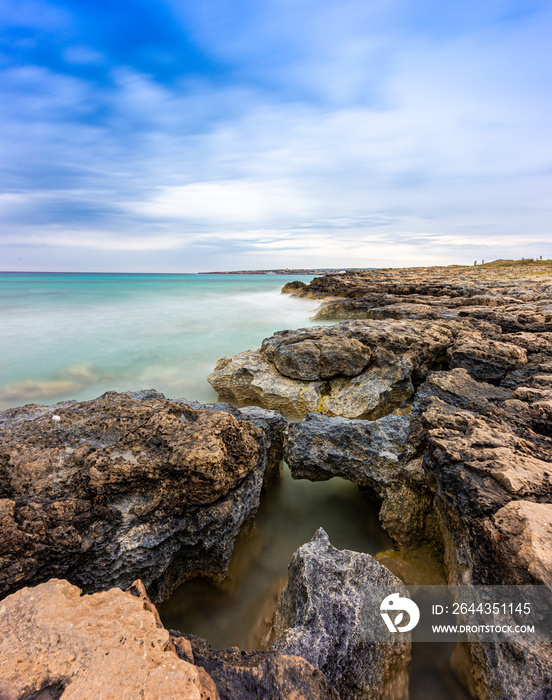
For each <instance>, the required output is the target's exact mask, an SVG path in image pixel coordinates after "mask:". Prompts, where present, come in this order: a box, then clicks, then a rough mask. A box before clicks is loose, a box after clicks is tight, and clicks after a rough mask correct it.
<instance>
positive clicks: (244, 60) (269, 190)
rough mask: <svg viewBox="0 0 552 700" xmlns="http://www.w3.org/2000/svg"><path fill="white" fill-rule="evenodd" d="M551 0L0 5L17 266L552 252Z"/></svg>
mask: <svg viewBox="0 0 552 700" xmlns="http://www.w3.org/2000/svg"><path fill="white" fill-rule="evenodd" d="M551 35H552V3H550V2H547V1H545V0H543V1H541V0H463V1H462V2H460V1H458V0H450V1H449V2H441V3H435V2H434V0H431V2H430V1H429V0H377V1H375V0H341V2H339V3H337V2H335V0H254V1H253V0H240V1H239V0H216V1H215V0H198V1H197V2H192V1H191V0H188V1H187V2H182V0H163V1H161V0H157V1H154V0H132V1H131V0H118V1H117V2H110V3H106V2H105V1H104V0H79V1H78V2H74V1H73V0H58V1H57V2H45V1H44V0H18V1H17V2H14V1H13V0H0V42H1V43H0V269H2V270H30V271H34V270H36V271H40V270H52V271H71V270H74V271H108V272H109V271H121V272H132V271H135V272H196V271H205V270H235V269H269V268H279V267H289V268H293V267H340V268H341V267H396V266H409V265H437V264H452V263H461V264H463V263H468V264H471V263H473V261H474V260H476V259H477V260H481V259H486V260H493V259H496V258H521V257H538V256H540V255H542V256H543V258H552V228H551V204H552V201H551V196H550V195H551V192H552V187H551V185H552V138H551V123H552V90H551V85H552V55H551V54H552V42H550V36H551Z"/></svg>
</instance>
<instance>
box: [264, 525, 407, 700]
mask: <svg viewBox="0 0 552 700" xmlns="http://www.w3.org/2000/svg"><path fill="white" fill-rule="evenodd" d="M390 590H392V591H393V592H400V591H402V590H403V586H402V584H401V582H400V581H399V579H397V578H396V577H395V576H393V574H392V573H391V572H390V571H389V570H388V569H386V568H385V567H384V566H382V565H381V564H378V562H377V561H376V560H375V559H373V558H372V557H371V556H370V555H369V554H361V553H358V552H350V551H348V550H343V551H339V550H337V549H335V548H334V547H332V545H331V544H330V542H329V540H328V536H327V535H326V533H325V532H324V530H322V529H319V530H318V532H317V533H316V534H315V536H314V537H313V539H312V541H311V542H309V543H308V544H305V545H303V546H302V547H300V548H299V549H298V550H297V552H295V554H294V555H293V559H292V561H291V563H290V565H289V581H288V584H287V587H286V588H285V590H284V592H283V593H282V596H281V598H280V600H279V603H278V609H277V611H276V615H275V620H274V635H275V637H276V640H275V641H274V643H273V644H272V646H271V649H272V650H273V651H281V652H282V653H284V654H297V655H299V656H302V657H303V658H305V659H306V660H307V661H308V662H309V663H310V664H312V665H313V666H314V667H315V668H318V669H320V670H321V671H322V672H323V673H324V675H325V676H326V677H327V678H328V680H329V681H330V683H331V684H332V685H333V686H334V687H335V688H336V689H337V690H338V692H339V695H340V697H341V698H342V700H349V699H351V700H352V699H353V698H354V699H357V698H359V699H360V698H363V699H371V700H384V698H393V699H394V700H403V699H404V700H406V698H408V672H409V667H410V659H411V643H410V639H408V638H407V639H404V638H401V641H398V642H391V640H390V639H389V640H388V643H378V642H375V643H374V642H373V641H370V640H371V639H374V634H373V629H370V628H371V626H374V625H376V624H378V625H379V624H381V619H380V618H379V614H377V618H378V619H377V620H376V619H375V617H374V616H373V615H371V614H367V610H372V609H374V607H375V609H376V610H377V611H379V605H380V603H381V601H382V600H383V598H384V597H385V596H386V595H387V594H388V593H389V592H390Z"/></svg>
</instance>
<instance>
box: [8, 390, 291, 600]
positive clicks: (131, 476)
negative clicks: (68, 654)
mask: <svg viewBox="0 0 552 700" xmlns="http://www.w3.org/2000/svg"><path fill="white" fill-rule="evenodd" d="M249 415H250V417H251V418H252V421H253V422H257V424H258V425H260V426H261V427H257V426H256V425H254V424H253V422H250V421H248V420H246V419H245V418H244V416H243V415H241V414H240V413H239V412H237V413H235V414H233V413H232V412H228V411H212V410H205V409H204V408H199V407H196V408H192V407H190V406H189V405H187V404H186V403H185V402H182V401H180V402H178V401H169V400H166V399H165V398H164V397H163V396H162V395H161V394H158V393H157V392H139V393H134V394H117V393H116V392H108V393H107V394H104V395H103V396H102V397H100V398H99V399H95V400H93V401H86V402H82V403H77V402H71V401H69V402H65V403H62V404H57V405H55V406H50V407H46V406H37V405H32V404H31V405H28V406H24V407H22V408H17V409H10V410H7V411H4V412H3V413H2V414H0V424H1V426H2V434H1V437H0V527H1V530H2V542H1V544H0V595H6V594H7V593H10V592H13V591H15V590H16V589H18V588H21V587H22V586H24V585H27V584H35V583H39V582H41V581H45V580H47V579H48V578H50V577H54V576H55V577H61V576H63V577H65V578H67V579H69V580H70V581H71V582H73V583H76V584H78V585H80V586H82V587H83V588H84V589H85V590H87V591H95V590H102V589H106V588H109V587H111V586H115V585H117V586H121V587H123V588H126V587H127V586H128V585H130V583H131V582H132V581H133V580H134V579H135V578H136V577H141V578H142V579H143V581H144V583H145V585H146V587H147V589H148V591H149V593H150V595H151V596H152V597H153V598H154V599H155V600H162V599H164V598H166V597H167V595H168V594H169V593H170V591H171V590H173V588H174V587H176V586H177V585H178V584H179V583H180V582H182V581H183V580H185V579H186V578H188V577H191V576H196V575H204V576H210V577H213V578H220V577H222V576H224V574H225V573H226V570H227V566H228V563H229V560H230V556H231V554H232V549H233V545H234V541H235V539H236V537H237V535H238V533H239V531H240V529H241V528H242V526H243V525H244V523H246V522H247V521H248V520H249V519H250V518H251V517H252V516H253V515H254V513H255V512H256V510H257V507H258V504H259V497H260V491H261V486H262V484H263V478H264V475H265V471H266V470H267V467H268V473H269V474H270V478H274V475H275V474H276V473H277V471H278V469H279V464H280V461H281V442H282V434H283V430H284V427H285V425H286V422H285V421H284V420H283V419H282V418H281V417H279V416H274V415H273V414H270V413H269V412H263V411H262V410H260V409H257V410H256V411H250V412H249ZM265 436H266V440H265Z"/></svg>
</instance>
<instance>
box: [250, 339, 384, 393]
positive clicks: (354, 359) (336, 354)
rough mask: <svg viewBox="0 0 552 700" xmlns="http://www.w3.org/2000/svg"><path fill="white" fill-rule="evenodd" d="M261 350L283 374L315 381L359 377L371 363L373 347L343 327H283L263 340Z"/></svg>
mask: <svg viewBox="0 0 552 700" xmlns="http://www.w3.org/2000/svg"><path fill="white" fill-rule="evenodd" d="M261 352H262V353H263V354H264V355H265V357H266V358H267V359H268V360H270V362H272V363H273V364H274V365H275V366H276V369H277V370H278V372H280V374H283V375H284V376H285V377H291V378H292V379H301V380H303V381H316V380H319V379H333V377H337V376H340V375H341V376H344V377H356V376H357V375H358V374H360V373H361V372H362V371H363V370H364V369H366V367H367V366H368V364H369V363H370V357H371V353H370V349H369V348H367V347H366V346H365V345H363V344H362V343H361V342H359V341H358V340H356V339H355V338H353V337H352V336H351V335H349V334H348V333H347V332H342V331H341V329H333V328H313V329H312V330H308V329H300V330H297V331H280V332H278V333H275V334H274V335H273V336H272V337H270V338H267V339H266V340H264V341H263V344H262V347H261Z"/></svg>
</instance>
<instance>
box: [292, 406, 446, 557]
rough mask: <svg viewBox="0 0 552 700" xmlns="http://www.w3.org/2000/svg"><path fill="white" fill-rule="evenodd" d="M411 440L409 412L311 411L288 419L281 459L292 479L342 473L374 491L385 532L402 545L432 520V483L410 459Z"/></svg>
mask: <svg viewBox="0 0 552 700" xmlns="http://www.w3.org/2000/svg"><path fill="white" fill-rule="evenodd" d="M409 442H410V419H409V418H408V416H403V417H399V416H395V415H389V416H385V417H384V418H380V419H378V420H376V421H364V420H348V419H346V418H330V417H328V416H324V415H321V414H319V413H311V414H309V415H308V416H307V417H306V418H305V420H303V421H300V422H297V423H291V424H290V426H289V429H288V435H287V438H286V441H285V446H284V459H285V460H286V462H287V464H288V465H289V467H290V470H291V474H292V476H293V478H294V479H310V480H311V481H324V480H327V479H330V478H332V477H334V476H340V477H342V478H344V479H347V480H348V481H352V482H353V483H354V484H357V485H358V486H359V487H361V488H362V489H363V490H367V489H368V490H369V491H371V492H374V493H375V494H376V495H377V496H378V498H379V499H380V500H381V502H382V506H381V509H380V520H381V522H382V525H383V527H384V528H385V529H386V530H387V532H388V534H389V535H390V536H391V537H392V538H393V539H394V540H395V542H397V544H399V545H401V546H414V545H417V544H419V543H421V542H422V541H423V540H424V539H426V538H427V537H428V531H430V530H431V531H432V530H433V529H434V527H435V524H434V522H433V495H432V492H431V490H430V482H429V480H428V478H427V476H426V474H425V472H424V470H423V469H422V467H421V463H420V460H419V459H411V450H410V446H409Z"/></svg>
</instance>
